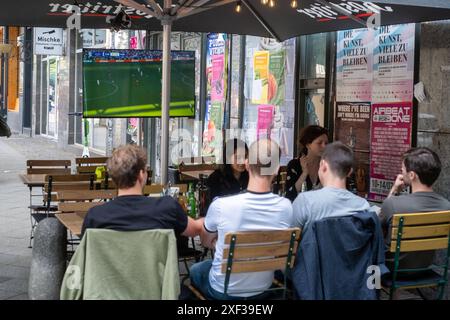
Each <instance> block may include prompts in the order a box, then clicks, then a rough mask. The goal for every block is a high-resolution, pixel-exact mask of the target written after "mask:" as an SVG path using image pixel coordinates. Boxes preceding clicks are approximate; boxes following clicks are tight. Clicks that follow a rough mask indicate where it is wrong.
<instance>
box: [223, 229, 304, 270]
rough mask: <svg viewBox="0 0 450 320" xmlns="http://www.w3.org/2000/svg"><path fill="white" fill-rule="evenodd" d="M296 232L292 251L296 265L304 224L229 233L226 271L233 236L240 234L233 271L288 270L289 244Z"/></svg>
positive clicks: (237, 237)
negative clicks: (294, 226)
mask: <svg viewBox="0 0 450 320" xmlns="http://www.w3.org/2000/svg"><path fill="white" fill-rule="evenodd" d="M293 233H295V237H294V239H295V242H294V246H293V249H292V252H291V254H292V255H291V266H293V261H294V259H295V252H296V249H297V245H298V240H299V239H300V234H301V230H300V228H289V229H283V230H264V231H242V232H229V233H227V234H226V235H225V242H224V244H225V248H224V253H223V255H222V257H223V261H222V264H221V265H222V268H221V269H222V272H223V273H226V271H227V265H228V256H229V253H230V250H231V246H230V245H231V243H232V237H235V238H236V240H235V242H234V251H233V256H232V258H233V263H232V267H231V268H232V270H231V272H232V273H240V272H259V271H269V270H277V269H281V270H284V269H285V268H286V263H287V259H288V256H289V253H290V251H289V247H290V243H291V240H292V235H293ZM269 257H270V258H269ZM263 258H266V259H263Z"/></svg>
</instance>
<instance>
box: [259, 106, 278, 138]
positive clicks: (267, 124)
mask: <svg viewBox="0 0 450 320" xmlns="http://www.w3.org/2000/svg"><path fill="white" fill-rule="evenodd" d="M273 112H274V107H273V106H271V105H260V106H258V122H257V124H256V133H257V139H263V138H269V136H270V130H271V129H272V121H273Z"/></svg>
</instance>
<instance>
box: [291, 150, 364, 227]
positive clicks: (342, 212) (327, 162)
mask: <svg viewBox="0 0 450 320" xmlns="http://www.w3.org/2000/svg"><path fill="white" fill-rule="evenodd" d="M352 167H353V153H352V151H351V149H350V148H348V147H347V146H346V145H344V144H343V143H341V142H334V143H331V144H329V145H327V147H326V148H325V150H324V152H323V155H322V159H321V160H320V166H319V179H320V181H321V183H322V184H323V186H324V187H323V188H322V189H320V190H316V191H309V192H302V193H300V194H299V195H298V196H297V198H296V199H295V200H294V203H293V204H292V207H293V209H294V220H295V225H296V226H299V227H301V228H302V229H303V231H302V233H303V232H305V230H306V229H307V228H308V227H309V226H310V225H311V223H312V222H314V221H317V220H321V219H323V218H329V217H340V216H348V215H352V214H355V213H358V212H360V211H365V210H368V209H369V208H370V206H369V203H368V202H367V201H366V200H365V199H363V198H361V197H358V196H356V195H354V194H353V193H351V192H350V191H348V190H347V189H346V179H347V176H348V175H349V174H351V171H352Z"/></svg>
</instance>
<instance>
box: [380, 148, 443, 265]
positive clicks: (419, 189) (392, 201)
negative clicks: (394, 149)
mask: <svg viewBox="0 0 450 320" xmlns="http://www.w3.org/2000/svg"><path fill="white" fill-rule="evenodd" d="M440 172H441V162H440V160H439V157H438V156H437V154H436V153H435V152H433V151H432V150H430V149H428V148H413V149H410V150H409V151H407V152H406V153H405V154H404V155H403V163H402V173H401V174H399V175H398V176H397V179H396V180H395V182H394V185H393V187H392V189H391V191H390V192H389V196H388V198H387V199H386V200H385V201H384V202H383V206H382V208H381V212H380V220H381V224H382V227H383V231H384V233H385V244H386V248H387V250H388V248H389V247H390V242H391V220H392V217H393V215H394V214H397V213H418V212H431V211H445V210H450V202H449V201H448V200H447V199H445V198H444V197H442V196H441V195H439V194H437V193H436V192H434V191H433V188H432V185H433V183H434V182H435V181H436V180H437V178H438V176H439V174H440ZM404 186H410V187H411V192H412V193H411V194H406V195H399V196H396V195H397V194H398V193H399V192H400V191H401V190H402V189H403V187H404ZM393 257H394V255H393V254H392V253H390V252H388V251H387V252H386V265H388V267H389V268H390V269H391V268H392V266H393ZM433 258H434V251H417V252H411V253H402V254H401V255H400V259H399V260H400V265H399V268H400V269H413V268H426V267H428V266H429V265H430V264H432V263H433Z"/></svg>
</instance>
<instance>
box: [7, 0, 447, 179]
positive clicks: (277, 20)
mask: <svg viewBox="0 0 450 320" xmlns="http://www.w3.org/2000/svg"><path fill="white" fill-rule="evenodd" d="M262 2H265V3H269V4H263V3H262ZM74 4H75V5H76V6H77V7H75V6H74ZM271 4H273V6H271ZM296 5H297V7H295V6H296ZM238 6H239V8H240V11H239V12H237V10H236V9H237V7H238ZM74 8H77V10H78V11H77V12H79V15H78V16H77V15H73V13H72V10H73V9H74ZM78 8H79V9H78ZM121 12H123V13H126V16H125V15H124V14H123V13H121ZM77 17H81V19H80V20H81V21H80V22H81V25H78V24H77V21H79V20H77ZM105 17H106V19H105ZM114 17H115V18H114ZM374 17H380V19H379V20H378V22H379V24H380V25H390V24H399V23H409V22H422V21H434V20H443V19H450V1H446V0H428V1H423V0H389V1H387V0H384V1H383V0H374V1H372V2H369V1H361V0H353V1H347V0H332V1H326V0H299V1H292V0H267V1H262V0H178V3H172V0H115V1H112V0H92V1H81V0H78V1H77V0H54V1H49V0H33V1H30V0H15V1H3V4H2V10H0V25H20V26H33V27H38V26H42V27H66V26H69V27H75V26H76V27H81V28H109V27H111V22H113V23H114V22H115V23H116V24H119V25H120V24H121V22H124V23H123V24H122V25H123V26H126V27H127V28H132V29H142V30H163V76H162V79H163V86H162V116H161V129H162V130H161V131H162V132H161V183H163V184H165V183H166V182H167V170H168V136H169V127H168V124H169V101H170V34H171V31H172V30H174V31H186V32H224V33H230V34H248V35H255V36H262V37H273V38H275V39H277V40H278V41H283V40H286V39H289V38H292V37H294V36H299V35H304V34H313V33H320V32H329V31H336V30H345V29H354V28H361V27H366V21H367V20H369V21H370V20H372V21H373V20H374V19H373V18H374ZM122 18H129V19H130V21H131V25H128V24H127V23H125V22H126V21H122Z"/></svg>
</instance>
